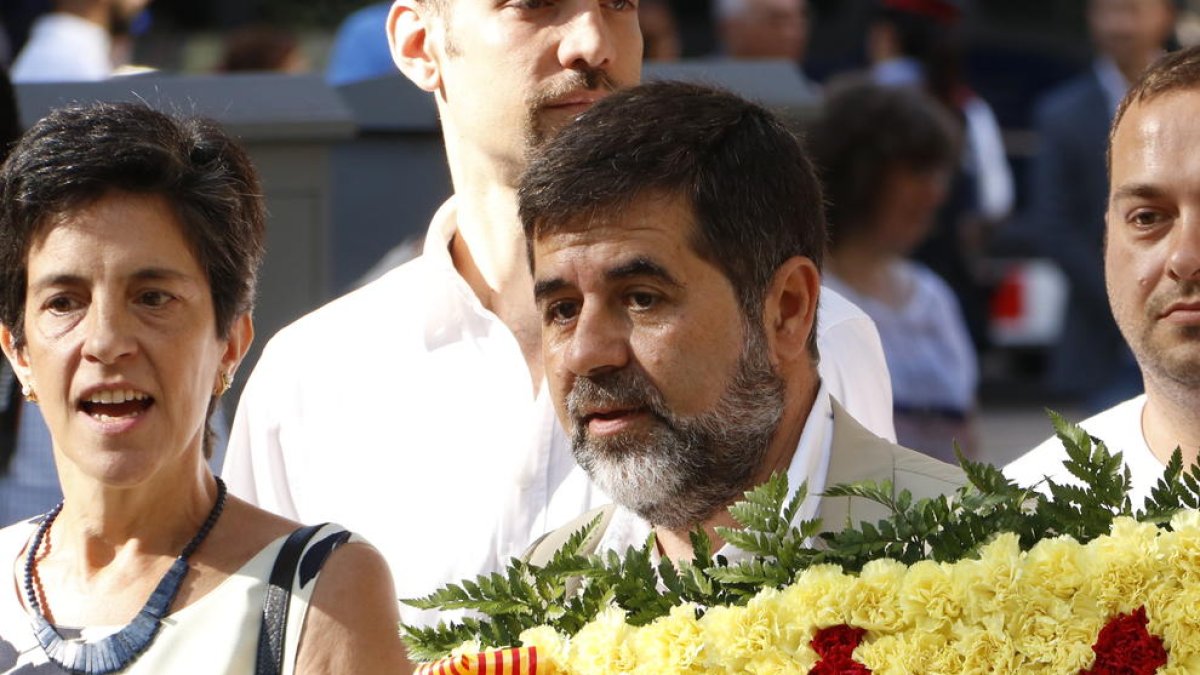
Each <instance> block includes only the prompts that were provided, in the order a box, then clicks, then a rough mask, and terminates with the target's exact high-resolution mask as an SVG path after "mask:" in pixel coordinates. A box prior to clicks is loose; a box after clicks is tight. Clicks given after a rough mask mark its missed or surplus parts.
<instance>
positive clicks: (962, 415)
mask: <svg viewBox="0 0 1200 675" xmlns="http://www.w3.org/2000/svg"><path fill="white" fill-rule="evenodd" d="M808 137H809V145H810V146H811V148H812V153H813V160H814V163H815V164H816V165H817V168H818V172H819V173H820V175H821V178H822V181H823V182H824V184H825V188H826V199H827V201H828V203H829V211H828V219H829V240H830V250H829V256H828V258H827V259H826V262H825V270H824V271H825V276H824V279H825V281H824V283H825V285H826V286H828V287H829V288H832V289H834V290H836V291H838V292H839V293H841V294H842V295H845V296H846V297H847V298H849V299H850V300H851V301H852V302H854V304H856V305H858V306H859V307H861V308H862V309H863V311H865V312H866V313H867V314H868V315H869V316H870V317H871V318H872V319H874V320H875V325H876V327H877V328H878V329H879V337H880V338H881V339H882V340H883V351H884V355H885V356H886V357H887V362H888V371H889V372H890V373H891V378H892V397H893V400H894V402H895V403H894V412H895V417H894V419H895V423H896V440H897V441H898V442H899V443H900V444H901V445H903V446H906V447H909V448H913V449H914V450H918V451H920V452H923V453H925V454H928V455H931V456H933V457H937V458H938V459H941V460H943V461H948V462H954V461H955V457H954V447H953V442H954V441H958V442H959V443H960V444H961V445H962V446H963V448H964V451H966V452H967V453H968V454H970V453H971V452H972V450H973V447H974V444H975V432H974V423H973V418H974V413H975V387H976V385H977V383H978V380H979V372H978V365H977V363H976V357H975V351H974V349H973V346H972V345H971V339H970V336H969V335H968V334H967V329H966V325H965V324H964V322H963V317H962V312H961V310H960V309H959V306H958V300H957V299H956V298H955V297H954V293H953V291H951V289H950V287H949V286H947V285H946V282H945V281H943V280H942V279H941V278H940V277H939V276H938V275H937V274H935V273H934V272H932V271H931V270H930V269H929V268H928V267H926V266H924V265H922V264H921V263H918V262H914V261H912V260H909V259H908V258H907V256H908V255H909V254H911V253H912V251H913V250H914V249H915V248H916V247H917V246H918V245H919V244H920V243H921V241H922V240H923V239H924V238H925V237H926V236H928V234H929V231H930V229H931V228H932V226H933V223H934V218H935V216H936V214H937V211H938V208H939V207H941V205H942V203H943V202H944V201H945V199H946V194H947V189H948V186H949V184H950V180H951V177H952V176H953V174H954V168H955V166H956V164H957V160H958V156H959V148H958V125H957V124H956V123H955V120H954V118H953V117H951V116H950V114H949V113H947V112H946V111H945V109H943V108H942V107H941V106H939V105H938V103H937V101H935V100H933V99H932V98H931V97H929V96H927V95H926V94H924V93H923V92H921V91H920V90H917V89H913V88H908V87H901V88H897V87H882V86H879V85H876V84H872V83H870V82H857V83H850V82H847V83H844V84H843V85H842V86H841V87H834V88H831V90H830V96H829V98H828V100H827V101H826V103H825V106H824V108H823V109H822V111H821V113H820V114H819V115H818V117H817V119H816V120H815V121H814V123H813V125H812V127H811V128H810V129H809V132H808Z"/></svg>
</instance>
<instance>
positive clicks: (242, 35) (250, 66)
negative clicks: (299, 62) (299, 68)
mask: <svg viewBox="0 0 1200 675" xmlns="http://www.w3.org/2000/svg"><path fill="white" fill-rule="evenodd" d="M300 53H301V52H300V40H299V38H297V37H296V34H295V33H294V32H292V31H290V30H288V29H286V28H279V27H277V26H272V25H268V24H250V25H246V26H242V27H241V28H238V29H236V30H234V31H233V32H232V33H230V34H229V35H228V36H227V37H226V38H225V48H224V52H223V53H222V55H221V60H220V62H219V63H218V64H217V67H216V70H217V72H221V73H234V72H253V71H278V70H283V69H284V68H286V67H287V66H288V60H289V59H291V58H292V57H294V56H296V55H298V54H300Z"/></svg>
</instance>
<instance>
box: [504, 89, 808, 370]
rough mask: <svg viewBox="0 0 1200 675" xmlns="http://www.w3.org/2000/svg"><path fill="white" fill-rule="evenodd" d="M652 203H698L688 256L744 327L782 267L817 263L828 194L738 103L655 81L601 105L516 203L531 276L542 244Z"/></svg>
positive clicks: (527, 182)
mask: <svg viewBox="0 0 1200 675" xmlns="http://www.w3.org/2000/svg"><path fill="white" fill-rule="evenodd" d="M653 193H662V194H670V195H681V196H683V197H685V198H686V199H687V200H688V201H689V202H690V205H691V208H692V213H693V214H694V215H695V220H696V225H697V227H696V231H695V232H694V236H693V238H692V246H693V248H694V249H695V251H696V252H697V254H698V255H700V256H701V257H703V258H704V259H706V260H708V261H709V262H711V263H713V264H714V265H716V266H717V267H718V268H720V269H721V270H722V271H724V273H725V276H726V277H728V278H729V281H730V283H731V284H732V285H733V288H734V291H735V292H736V293H737V296H738V299H739V302H740V304H741V306H742V311H743V314H744V315H745V318H746V319H748V320H756V319H757V318H759V317H760V316H761V314H762V303H763V299H764V296H765V294H766V291H767V288H768V286H769V285H770V283H771V280H772V278H773V277H774V274H775V272H776V271H777V270H778V269H779V267H780V265H782V264H783V263H784V262H785V261H786V260H788V259H789V258H791V257H793V256H805V257H807V258H809V259H811V260H812V261H813V262H814V263H815V264H816V265H817V266H818V267H819V266H820V265H821V256H822V254H823V252H824V247H825V212H824V206H823V203H822V199H821V188H820V184H819V183H818V182H817V179H816V176H815V175H814V173H813V169H812V165H811V164H810V163H809V161H808V156H807V155H806V154H805V152H804V150H803V148H802V147H801V146H800V143H799V142H798V141H797V140H796V138H795V137H794V136H793V135H792V134H791V132H789V131H788V130H787V129H786V128H785V127H784V125H783V124H782V123H781V122H780V121H779V120H778V119H776V118H775V116H774V115H772V114H771V113H769V112H767V111H766V110H765V109H763V108H762V107H760V106H758V105H755V104H753V103H750V102H748V101H745V100H743V99H741V98H738V97H737V96H734V95H733V94H730V93H727V92H723V91H718V90H714V89H709V88H706V87H702V86H697V85H693V84H684V83H678V82H658V83H652V84H644V85H641V86H638V87H633V88H631V89H626V90H623V91H620V92H617V93H615V94H612V95H611V96H609V97H607V98H606V99H604V100H602V101H600V102H599V103H597V104H596V105H594V106H593V107H592V108H591V109H590V110H588V111H587V112H585V113H584V114H583V115H581V116H579V118H578V119H577V120H576V121H575V122H573V123H572V124H571V125H570V126H569V127H567V128H566V129H565V130H563V132H562V133H560V134H559V135H558V136H557V137H555V138H554V139H553V140H551V141H550V142H548V143H547V144H546V145H545V146H544V147H543V148H542V149H541V151H540V152H539V153H538V154H537V156H536V157H535V158H533V160H532V161H531V162H530V164H529V167H528V168H527V169H526V171H525V174H524V176H523V177H522V180H521V187H520V191H519V200H520V217H521V222H522V224H523V225H524V228H525V238H526V244H527V247H528V251H529V255H530V261H529V264H530V267H531V269H532V266H533V258H532V250H533V242H534V241H535V240H536V239H538V238H539V237H543V236H545V235H547V234H552V233H554V232H559V231H566V230H570V229H573V228H582V227H587V226H588V224H589V222H590V221H591V220H592V219H593V218H595V217H596V216H598V215H600V214H601V212H609V211H616V210H620V209H621V208H623V207H625V206H626V205H628V204H631V203H632V202H634V201H635V200H637V199H638V198H640V197H642V196H645V195H647V194H653ZM815 335H816V331H815V330H814V331H813V336H812V342H811V344H812V345H815ZM814 354H815V352H814Z"/></svg>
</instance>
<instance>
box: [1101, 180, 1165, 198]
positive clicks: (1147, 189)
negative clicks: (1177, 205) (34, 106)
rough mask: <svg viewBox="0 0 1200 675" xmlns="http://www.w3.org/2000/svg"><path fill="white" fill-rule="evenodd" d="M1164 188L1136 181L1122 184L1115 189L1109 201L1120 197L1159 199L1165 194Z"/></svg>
mask: <svg viewBox="0 0 1200 675" xmlns="http://www.w3.org/2000/svg"><path fill="white" fill-rule="evenodd" d="M1165 194H1166V193H1165V192H1163V190H1162V189H1160V188H1157V187H1155V186H1153V185H1148V184H1146V183H1134V184H1132V185H1122V186H1121V187H1119V188H1117V189H1116V190H1113V193H1112V196H1111V197H1109V201H1111V202H1115V201H1117V200H1119V199H1158V198H1160V197H1162V196H1163V195H1165Z"/></svg>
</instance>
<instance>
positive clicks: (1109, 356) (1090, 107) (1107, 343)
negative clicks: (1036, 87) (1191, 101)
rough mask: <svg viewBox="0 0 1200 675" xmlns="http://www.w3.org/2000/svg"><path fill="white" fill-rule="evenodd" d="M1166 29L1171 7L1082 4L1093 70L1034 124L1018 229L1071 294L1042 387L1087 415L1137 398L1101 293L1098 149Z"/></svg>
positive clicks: (1156, 0)
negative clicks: (1025, 202)
mask: <svg viewBox="0 0 1200 675" xmlns="http://www.w3.org/2000/svg"><path fill="white" fill-rule="evenodd" d="M1173 19H1174V6H1173V3H1172V1H1171V0H1090V1H1089V2H1088V7H1087V20H1088V29H1089V31H1090V33H1091V36H1092V42H1093V43H1094V44H1095V48H1096V58H1095V60H1094V61H1093V63H1092V67H1091V68H1089V69H1088V70H1087V71H1085V72H1084V73H1082V74H1081V75H1079V76H1077V77H1076V78H1074V79H1072V80H1069V81H1068V82H1066V83H1064V84H1062V85H1059V86H1058V87H1057V88H1056V89H1054V90H1052V91H1050V92H1049V93H1047V94H1046V95H1045V96H1044V97H1043V98H1042V99H1041V100H1040V101H1039V102H1038V104H1037V108H1036V111H1035V114H1034V129H1035V130H1036V132H1037V136H1038V143H1039V147H1038V152H1037V154H1036V155H1035V157H1034V159H1033V164H1032V167H1031V170H1030V182H1029V186H1028V189H1029V210H1028V213H1027V214H1026V217H1025V219H1024V222H1023V223H1022V226H1021V227H1022V230H1023V232H1025V233H1026V235H1027V238H1028V239H1029V240H1030V242H1031V244H1032V245H1033V247H1034V249H1035V250H1036V252H1037V253H1039V254H1040V255H1044V256H1046V257H1048V258H1050V259H1052V260H1054V261H1055V262H1056V263H1057V264H1058V265H1059V266H1060V267H1061V268H1062V270H1063V272H1064V274H1065V275H1066V277H1067V281H1068V284H1069V289H1070V301H1069V302H1068V304H1067V314H1066V317H1065V322H1064V324H1063V329H1062V334H1061V336H1060V338H1059V340H1058V343H1057V344H1056V345H1055V346H1054V349H1053V351H1052V353H1051V361H1050V365H1049V373H1048V381H1049V384H1050V386H1051V388H1052V389H1053V390H1054V391H1055V393H1056V394H1058V395H1062V396H1068V397H1071V398H1076V399H1080V401H1081V402H1082V403H1083V405H1084V406H1085V407H1086V408H1087V409H1088V410H1089V411H1096V410H1100V409H1102V408H1106V407H1108V406H1109V405H1111V404H1113V403H1115V402H1116V401H1119V400H1123V399H1126V398H1128V397H1130V396H1132V395H1134V394H1136V393H1138V392H1139V391H1141V388H1142V382H1141V376H1140V374H1139V372H1138V368H1137V364H1136V363H1135V362H1134V359H1133V355H1132V354H1131V353H1130V351H1129V348H1128V347H1127V346H1126V344H1125V341H1124V340H1122V339H1121V334H1120V332H1119V331H1118V330H1117V324H1116V323H1115V322H1114V321H1113V316H1112V312H1111V311H1110V310H1109V303H1108V296H1107V294H1106V293H1105V289H1104V269H1103V260H1104V256H1103V244H1104V209H1105V196H1106V195H1107V191H1108V175H1107V172H1106V167H1105V160H1104V148H1105V146H1106V144H1107V139H1108V133H1109V126H1110V125H1111V123H1112V119H1113V115H1114V113H1115V111H1116V109H1117V104H1118V103H1119V102H1120V100H1121V97H1123V96H1124V95H1125V91H1126V89H1128V87H1129V83H1130V82H1133V81H1135V80H1136V79H1137V78H1138V76H1139V75H1140V73H1141V72H1142V71H1143V70H1145V69H1146V68H1147V67H1148V66H1149V65H1150V64H1151V63H1152V62H1153V61H1154V59H1156V58H1158V57H1159V56H1160V55H1161V54H1162V53H1163V47H1164V45H1165V44H1166V42H1167V40H1168V39H1169V37H1170V35H1171V32H1172V29H1173Z"/></svg>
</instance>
